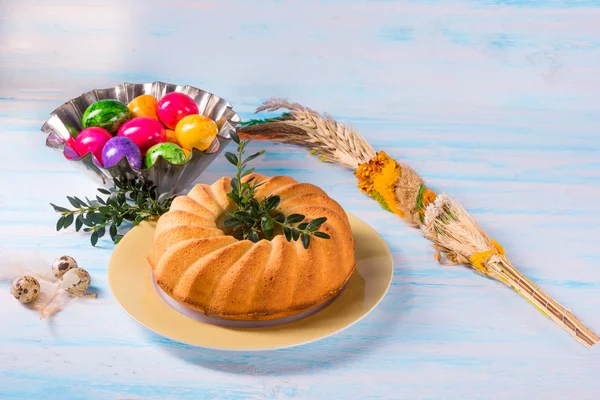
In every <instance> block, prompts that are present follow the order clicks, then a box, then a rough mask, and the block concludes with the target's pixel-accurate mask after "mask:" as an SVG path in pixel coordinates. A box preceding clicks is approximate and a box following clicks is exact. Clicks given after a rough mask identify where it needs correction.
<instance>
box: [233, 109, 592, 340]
mask: <svg viewBox="0 0 600 400" xmlns="http://www.w3.org/2000/svg"><path fill="white" fill-rule="evenodd" d="M279 109H287V110H288V111H287V112H285V113H283V114H282V115H281V116H279V117H276V118H269V119H262V120H260V119H256V120H251V121H248V122H246V123H244V124H243V127H242V128H241V129H240V130H239V132H238V133H239V135H240V137H245V138H254V139H263V140H272V141H275V142H279V143H286V144H293V145H299V146H303V147H306V148H308V149H310V150H311V152H312V153H316V154H317V155H318V156H319V159H320V160H321V161H324V162H331V163H335V164H340V165H343V166H346V167H348V168H350V169H352V170H353V171H354V174H355V176H356V178H357V180H358V187H359V189H360V190H361V191H362V192H363V193H365V194H367V195H369V196H370V197H372V198H373V199H375V200H376V201H377V202H378V203H379V204H380V205H381V206H382V207H383V208H384V209H385V210H387V211H390V212H393V213H394V214H396V215H398V216H399V217H401V218H403V219H404V220H405V221H406V222H407V223H409V224H410V225H411V226H414V227H417V228H419V229H421V231H422V233H423V236H424V237H426V238H427V239H429V240H430V241H431V242H432V243H433V247H434V249H435V257H436V260H438V261H439V262H441V263H444V264H451V265H454V264H463V265H467V266H469V267H471V268H473V270H474V271H475V272H477V273H479V274H481V275H485V276H487V277H490V278H493V279H496V280H498V281H500V282H502V283H504V284H506V285H507V286H509V287H511V288H512V289H514V290H515V291H516V292H517V293H519V294H520V295H521V296H523V297H524V298H525V299H527V300H528V301H529V302H530V303H532V304H533V305H534V306H535V307H537V308H538V309H539V310H540V311H541V312H542V313H544V314H545V315H546V316H548V317H549V318H551V319H552V320H553V321H555V322H556V323H557V324H559V325H560V326H562V327H563V328H564V329H565V330H566V331H567V332H569V333H570V334H571V335H573V337H574V338H575V339H576V340H578V341H579V342H580V343H582V344H583V345H585V346H587V347H591V346H592V345H594V344H595V343H597V342H598V341H599V340H600V338H599V337H598V336H597V335H596V334H594V333H593V332H592V331H591V330H590V329H588V328H587V327H586V326H585V325H583V323H582V322H581V321H579V320H578V319H577V318H576V317H575V316H574V315H573V314H572V313H571V312H570V311H569V310H567V309H566V308H565V307H563V306H562V305H561V304H559V303H558V302H557V301H556V300H554V299H553V298H552V297H550V296H549V295H548V294H546V293H545V292H544V291H543V290H542V289H540V288H539V287H538V286H537V285H535V284H534V283H533V282H532V281H531V280H529V279H528V278H527V277H525V276H524V275H523V274H522V273H521V272H519V271H518V270H517V269H516V268H515V267H514V266H513V265H512V264H511V263H510V260H509V259H508V258H507V257H506V255H505V253H504V249H503V248H502V246H501V245H500V244H499V243H497V242H496V241H495V240H494V239H492V238H490V237H489V236H488V235H487V233H486V232H485V231H484V230H483V229H482V228H481V227H480V226H479V225H478V224H477V222H475V220H474V219H473V218H472V217H471V216H470V215H469V213H468V212H467V211H465V210H464V208H463V207H462V206H461V205H460V204H459V203H458V201H456V200H455V199H453V198H451V197H450V196H448V195H446V194H445V193H436V192H434V191H433V190H432V189H430V188H428V187H427V186H426V185H425V183H424V181H423V179H422V178H421V177H420V176H419V175H418V174H417V173H416V172H415V171H414V170H412V169H411V168H410V167H409V166H407V165H404V164H401V163H398V162H397V161H396V160H394V159H392V158H391V157H389V156H388V155H387V154H386V153H385V152H384V151H380V152H375V150H374V149H373V148H372V147H371V146H370V145H369V143H368V142H367V141H366V140H365V139H364V138H363V137H362V136H360V135H359V134H358V132H356V131H355V130H354V129H352V128H351V127H348V126H346V125H343V124H341V123H339V122H337V121H335V120H334V119H333V118H332V117H330V116H329V115H328V114H324V116H322V115H320V114H319V113H317V112H315V111H313V110H311V109H310V108H306V107H303V106H302V105H300V104H297V103H289V102H287V101H285V100H279V99H271V100H269V101H267V102H265V103H264V104H263V105H262V106H261V107H259V108H258V109H257V110H256V112H257V113H258V112H261V111H265V110H267V111H276V110H279Z"/></svg>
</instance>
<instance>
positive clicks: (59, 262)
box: [52, 256, 78, 279]
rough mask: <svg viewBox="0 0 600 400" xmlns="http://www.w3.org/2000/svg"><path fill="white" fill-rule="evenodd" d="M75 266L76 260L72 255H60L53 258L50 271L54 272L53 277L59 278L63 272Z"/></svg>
mask: <svg viewBox="0 0 600 400" xmlns="http://www.w3.org/2000/svg"><path fill="white" fill-rule="evenodd" d="M77 267H78V265H77V261H75V259H74V258H73V257H71V256H62V257H58V258H57V259H56V260H54V263H52V272H53V273H54V276H55V277H57V278H58V279H60V278H62V276H63V275H64V274H65V272H67V271H69V270H70V269H73V268H77Z"/></svg>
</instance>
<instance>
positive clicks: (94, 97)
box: [41, 82, 240, 194]
mask: <svg viewBox="0 0 600 400" xmlns="http://www.w3.org/2000/svg"><path fill="white" fill-rule="evenodd" d="M170 92H181V93H185V94H187V95H188V96H190V97H191V98H192V99H194V101H195V102H196V104H197V105H198V109H199V110H200V114H202V115H205V116H207V117H209V118H211V119H212V120H213V121H215V122H216V123H217V127H218V128H219V133H218V135H217V137H216V138H215V140H214V141H213V143H212V144H211V145H210V147H209V148H208V149H207V150H206V151H200V150H197V149H193V150H192V153H191V155H190V158H189V160H188V161H187V163H186V164H183V165H175V164H171V163H169V162H168V161H167V160H165V159H164V158H163V157H158V160H156V162H155V164H154V165H153V166H152V167H151V168H149V169H142V170H138V169H135V168H132V167H131V166H130V165H129V162H128V161H127V159H126V158H125V157H123V158H122V159H121V160H120V161H119V162H118V163H117V164H116V165H114V166H112V167H110V168H103V167H101V166H100V165H99V163H98V161H96V159H95V157H93V155H92V154H91V153H88V154H86V155H85V156H83V157H80V158H76V159H73V160H68V159H67V158H66V157H64V151H65V141H66V140H67V139H68V138H69V136H70V132H69V129H73V128H75V129H76V130H77V131H78V132H79V131H81V130H82V129H83V127H82V125H81V116H82V115H83V112H84V111H85V109H86V108H87V107H88V106H89V105H90V104H92V103H94V102H96V101H98V100H103V99H115V100H119V101H120V102H122V103H124V104H129V102H130V101H131V100H133V99H134V98H136V97H137V96H140V95H143V94H151V95H152V96H154V97H156V99H158V100H160V99H161V98H162V97H163V96H164V95H165V94H167V93H170ZM239 122H240V117H239V116H238V115H237V114H236V113H235V112H234V111H233V108H232V106H231V105H230V104H229V103H228V102H227V101H225V100H224V99H222V98H220V97H218V96H215V95H214V94H212V93H209V92H206V91H204V90H202V89H198V88H195V87H192V86H187V85H186V86H180V85H173V84H169V83H164V82H153V83H144V84H136V83H123V84H121V85H118V86H115V87H112V88H108V89H95V90H92V91H90V92H87V93H84V94H82V95H81V96H79V97H76V98H74V99H71V100H69V101H68V102H66V103H65V104H63V105H62V106H60V107H58V108H57V109H56V110H54V111H53V112H52V114H51V116H50V118H49V119H48V120H47V121H46V122H45V123H44V125H43V126H42V128H41V130H42V132H44V133H47V134H48V137H47V138H46V146H48V147H50V148H52V149H54V150H56V151H58V152H59V153H60V154H61V156H63V158H64V159H65V161H68V162H70V163H72V164H73V165H74V166H75V167H77V168H79V169H81V170H83V171H84V172H85V173H87V174H88V175H89V176H91V177H92V178H93V179H94V180H95V181H96V182H97V183H98V184H100V185H102V186H105V187H110V186H113V182H114V179H120V180H123V179H132V178H134V177H136V176H137V177H142V178H143V179H144V180H145V181H146V182H152V183H153V184H154V185H156V186H157V187H158V192H159V194H162V193H169V194H179V193H181V192H183V191H185V190H186V188H187V187H188V186H189V185H190V184H191V183H192V182H194V180H196V179H197V178H198V177H199V176H200V174H201V173H202V171H204V170H205V169H206V167H208V166H209V165H210V163H212V162H213V161H214V160H215V158H216V157H217V156H218V155H219V154H220V153H221V151H222V150H223V149H224V148H225V147H226V146H227V144H229V142H230V141H231V132H235V130H236V128H237V125H238V124H239Z"/></svg>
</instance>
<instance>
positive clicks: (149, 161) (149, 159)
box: [144, 142, 187, 168]
mask: <svg viewBox="0 0 600 400" xmlns="http://www.w3.org/2000/svg"><path fill="white" fill-rule="evenodd" d="M159 156H163V158H165V159H166V160H167V161H168V162H170V163H171V164H177V165H181V164H185V162H186V161H187V158H186V156H185V153H184V152H183V150H182V149H181V147H179V146H177V145H176V144H175V143H169V142H165V143H159V144H157V145H155V146H152V148H151V149H150V150H148V153H146V157H145V158H144V167H145V168H150V167H151V166H152V165H154V163H155V162H156V160H157V159H158V157H159Z"/></svg>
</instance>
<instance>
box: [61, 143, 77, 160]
mask: <svg viewBox="0 0 600 400" xmlns="http://www.w3.org/2000/svg"><path fill="white" fill-rule="evenodd" d="M63 154H64V155H65V158H66V159H67V160H76V159H78V158H79V154H77V152H76V151H75V142H73V145H70V144H68V143H67V144H65V150H64V151H63Z"/></svg>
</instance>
